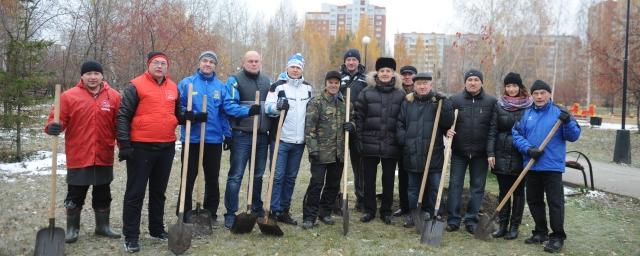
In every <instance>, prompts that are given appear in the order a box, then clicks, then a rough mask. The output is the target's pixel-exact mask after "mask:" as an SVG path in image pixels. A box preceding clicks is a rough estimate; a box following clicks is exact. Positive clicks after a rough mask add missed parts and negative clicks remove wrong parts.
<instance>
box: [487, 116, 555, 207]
mask: <svg viewBox="0 0 640 256" xmlns="http://www.w3.org/2000/svg"><path fill="white" fill-rule="evenodd" d="M561 124H562V122H561V121H560V120H558V121H556V123H555V124H554V125H553V127H552V128H551V131H549V133H547V137H545V138H544V140H543V141H542V144H540V146H539V147H538V149H539V150H540V151H542V150H544V148H545V147H546V146H547V143H549V141H550V140H551V138H552V137H553V135H554V134H555V133H556V131H558V128H559V127H560V125H561ZM535 162H536V160H535V159H533V158H531V159H529V162H527V165H526V166H525V167H524V169H523V170H522V172H521V173H520V175H518V179H516V181H515V182H513V185H511V188H509V191H508V192H507V194H505V196H504V198H502V201H500V204H499V205H498V208H496V212H500V210H502V207H504V205H505V204H506V203H507V201H509V199H510V198H511V195H513V191H515V190H516V188H517V187H518V185H520V182H522V180H523V179H524V176H526V175H527V172H529V169H531V167H533V164H534V163H535Z"/></svg>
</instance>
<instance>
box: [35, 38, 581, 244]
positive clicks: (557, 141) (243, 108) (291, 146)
mask: <svg viewBox="0 0 640 256" xmlns="http://www.w3.org/2000/svg"><path fill="white" fill-rule="evenodd" d="M360 60H361V59H360V53H359V51H358V50H356V49H349V50H348V51H346V52H345V54H344V64H343V65H342V66H341V68H340V71H329V72H327V73H326V75H325V79H324V86H323V89H322V90H321V91H320V92H319V93H318V95H314V94H315V93H316V92H315V91H314V89H313V86H312V85H311V84H310V83H309V82H307V81H305V80H304V77H303V71H304V65H305V60H304V57H303V56H302V55H301V54H299V53H298V54H294V55H292V56H291V57H289V59H288V61H287V64H286V70H285V71H284V72H283V73H282V74H280V75H279V76H278V78H277V79H276V81H275V82H273V83H272V82H271V79H270V78H269V77H268V76H266V75H265V74H263V73H262V72H261V69H262V59H261V56H260V54H259V53H258V52H255V51H249V52H247V53H245V55H244V56H243V58H242V69H241V70H240V71H238V72H237V73H235V74H232V75H230V76H229V77H228V79H227V81H226V83H223V82H221V81H220V79H219V78H218V74H217V73H216V71H215V69H216V67H217V65H218V56H217V55H216V54H215V53H214V52H213V51H205V52H202V53H201V54H200V55H199V57H198V59H197V62H198V68H197V69H196V71H195V72H194V74H193V75H191V76H188V77H185V78H184V79H182V80H181V81H180V82H179V83H178V84H176V83H175V82H174V81H173V80H171V78H170V76H169V72H168V71H169V67H170V64H171V62H170V59H169V57H168V56H167V55H165V54H164V53H162V52H150V53H149V54H148V56H147V69H146V71H145V72H144V73H143V74H141V75H139V76H138V77H136V78H134V79H133V80H131V81H130V83H129V85H127V86H126V87H125V88H124V89H123V90H122V91H121V93H119V92H118V91H116V90H114V89H113V88H111V87H110V86H109V84H108V83H107V82H106V81H104V80H103V72H102V66H101V65H100V63H98V62H95V61H87V62H85V63H84V64H83V65H82V67H81V72H80V73H81V76H80V81H79V82H78V83H77V85H76V86H75V87H73V88H71V89H68V90H67V91H65V92H64V93H63V94H62V96H61V106H60V122H54V121H53V111H52V114H51V115H50V118H49V120H48V122H47V125H46V127H45V132H46V133H47V134H50V135H59V134H60V133H61V132H63V131H64V132H65V141H66V143H65V149H66V154H67V167H68V174H67V178H66V181H67V184H68V187H67V191H68V192H67V196H66V198H65V208H66V214H67V230H66V237H65V240H66V242H68V243H73V242H75V241H76V240H77V239H78V236H79V227H80V212H81V210H82V207H83V204H84V201H85V200H84V199H85V197H86V193H87V191H88V189H89V186H93V190H92V193H93V197H92V200H93V202H92V207H93V209H94V211H95V214H96V218H95V219H96V229H95V233H96V234H97V235H102V236H107V237H111V238H120V234H118V233H117V232H114V231H113V230H112V229H111V228H110V225H109V215H110V203H111V200H112V198H111V192H110V183H111V182H112V180H113V162H114V147H115V146H116V142H117V145H118V147H119V151H118V159H119V160H120V161H126V168H127V182H126V190H125V194H124V202H123V214H122V220H123V230H122V235H123V236H124V248H125V250H126V251H128V252H137V251H139V250H140V245H139V239H140V218H141V211H142V205H143V201H144V197H145V190H146V189H147V185H148V190H149V208H148V211H149V221H148V229H149V235H150V236H151V237H153V238H157V239H161V240H167V239H168V234H167V232H166V231H165V226H164V206H165V199H166V197H165V192H166V189H167V184H168V181H169V177H170V173H171V169H172V163H173V159H174V156H175V153H176V152H175V151H176V147H175V142H176V140H177V137H176V133H175V130H176V128H177V126H178V125H181V128H180V134H181V136H180V139H181V141H182V144H183V145H184V143H185V136H186V134H187V132H186V131H185V129H186V125H185V124H186V122H191V123H197V124H199V123H204V124H205V126H204V127H206V128H205V129H206V130H205V132H204V134H205V136H204V138H200V129H201V128H200V127H201V126H200V125H193V126H191V131H190V138H189V141H190V143H191V145H190V148H191V149H192V150H190V151H189V154H190V155H189V157H188V162H185V161H184V159H185V157H186V156H184V155H182V156H181V159H182V164H183V165H187V181H186V195H185V202H184V209H185V212H187V211H189V210H191V209H192V203H191V202H192V200H191V198H192V190H193V186H194V183H195V180H196V177H197V175H198V174H197V171H198V155H199V153H200V152H199V145H198V144H199V142H200V141H201V139H203V140H204V145H205V146H204V149H203V152H202V153H203V155H204V157H203V163H202V165H203V169H204V177H203V178H204V180H205V191H204V202H203V208H204V209H206V210H208V211H209V212H210V214H211V216H212V218H213V219H214V220H216V219H217V215H218V206H219V203H220V188H219V187H220V185H219V182H218V180H219V173H220V165H221V161H222V159H221V157H222V151H223V150H230V159H229V162H230V169H229V172H228V175H227V177H228V178H227V181H226V188H225V191H224V193H225V194H224V207H225V208H226V212H225V213H224V227H226V228H228V229H231V228H232V227H233V225H234V221H235V217H236V212H237V211H238V197H239V191H240V185H241V183H242V179H243V176H244V173H245V169H246V167H247V162H248V161H249V158H250V156H251V153H252V152H251V151H252V139H253V136H252V133H253V129H254V126H253V119H254V118H257V119H258V128H257V129H258V130H257V138H256V140H255V141H256V145H255V146H256V147H255V148H256V151H255V168H254V170H249V171H251V172H253V173H254V179H253V180H252V181H248V182H253V195H252V202H251V205H252V209H251V210H252V213H255V214H256V215H258V217H262V216H264V214H265V212H264V210H263V209H264V207H263V202H262V197H261V194H262V184H263V175H264V172H265V167H266V164H267V158H268V157H269V156H270V153H271V154H277V161H276V163H275V166H276V167H275V170H271V171H272V175H274V178H273V192H272V195H271V200H270V201H271V205H270V206H269V209H270V211H271V212H270V214H272V216H275V218H276V220H277V221H278V222H281V223H286V224H291V225H297V224H298V222H297V221H296V220H295V219H294V218H293V217H292V214H291V211H290V209H291V203H292V197H293V191H294V187H295V183H296V179H297V175H298V171H299V169H300V163H301V161H302V158H303V153H304V151H305V146H306V150H307V152H308V159H309V162H310V164H311V165H310V173H311V178H310V181H309V185H308V187H307V189H306V193H305V196H304V199H303V200H302V201H303V207H302V211H303V213H302V216H303V217H302V228H304V229H311V228H314V226H316V225H317V220H319V221H320V222H322V223H324V224H327V225H332V224H334V223H335V221H334V220H333V219H332V213H333V212H334V211H335V209H334V205H335V203H336V199H338V198H339V199H341V198H342V196H341V195H339V191H340V189H339V188H340V182H341V177H342V170H343V167H344V164H345V163H344V154H345V153H348V154H349V157H350V159H351V167H352V168H351V169H352V171H353V184H354V193H355V196H356V198H355V201H356V206H355V208H356V210H357V211H359V212H362V216H361V217H360V221H361V222H363V223H366V222H370V221H372V220H373V219H374V218H375V216H376V213H378V214H379V217H380V219H381V220H382V221H383V222H384V223H385V224H391V223H392V220H393V217H394V216H396V217H397V216H403V215H404V216H405V223H404V226H405V227H412V226H413V225H415V224H414V220H413V219H412V217H411V214H410V212H411V211H412V210H415V209H416V208H417V206H418V198H419V191H420V186H421V181H422V176H423V174H424V170H425V169H427V168H428V177H427V180H428V182H427V184H426V189H425V190H424V191H425V192H424V199H423V202H421V205H422V209H421V210H422V211H423V212H426V213H427V214H428V215H430V216H433V215H445V210H444V208H442V209H443V210H442V211H441V212H434V211H435V209H434V205H435V200H436V194H437V191H438V184H439V182H440V179H441V178H444V177H441V176H442V175H441V173H442V169H443V163H444V162H445V160H444V150H445V146H444V145H445V143H444V141H445V137H447V138H446V139H452V140H453V146H452V152H453V154H452V159H451V177H450V181H449V191H448V199H447V202H446V215H447V216H448V219H447V227H446V230H447V231H450V232H453V231H456V230H458V229H459V228H460V224H461V221H464V225H465V229H466V231H468V232H469V233H474V232H475V229H476V226H477V225H478V224H477V223H478V212H479V209H480V206H481V203H482V198H483V196H484V189H485V181H486V178H487V170H488V169H489V168H491V170H492V172H493V173H495V174H496V176H497V178H498V183H499V189H500V194H499V197H500V199H502V198H503V197H504V196H505V194H506V191H507V190H508V189H509V188H510V187H511V185H512V184H513V183H514V181H515V179H516V177H517V175H518V174H519V173H520V172H521V171H522V170H523V167H524V164H525V163H526V161H528V160H529V159H530V158H533V159H537V161H536V163H535V164H534V165H533V167H532V168H531V173H530V174H529V175H528V177H527V179H526V186H525V184H521V185H520V186H518V189H517V190H516V192H515V193H514V195H513V197H512V200H511V201H512V203H510V204H508V205H507V207H504V209H503V210H502V211H501V212H500V217H499V224H500V225H499V229H498V230H497V231H496V232H494V233H493V236H494V237H504V238H505V239H515V238H516V237H517V236H518V228H519V225H520V223H521V221H522V213H523V210H524V204H525V193H524V187H526V188H527V194H526V202H527V203H528V205H529V208H530V210H531V214H532V216H533V219H534V221H535V224H536V225H535V229H534V231H533V236H532V237H530V238H528V239H526V240H525V243H543V242H546V243H545V247H544V249H545V250H546V251H551V252H559V251H560V250H561V248H562V246H563V241H564V239H565V238H566V234H565V233H564V229H563V226H564V224H563V221H564V197H563V194H562V172H563V171H564V157H565V153H564V152H565V141H575V140H577V139H578V137H579V135H580V127H579V126H578V125H577V123H576V121H575V119H574V118H573V117H571V115H570V114H569V113H568V112H566V111H565V110H563V109H562V108H560V107H558V106H556V105H555V104H554V103H553V101H552V100H551V87H550V86H549V85H548V84H546V83H545V82H543V81H540V80H537V81H535V82H534V83H533V85H532V87H531V90H530V92H531V95H530V94H529V91H528V90H527V88H526V87H525V86H524V85H523V83H522V79H521V78H520V75H518V74H516V73H509V74H508V75H507V76H506V77H505V79H504V91H503V95H501V96H500V97H499V98H496V97H493V96H491V95H489V94H488V93H486V92H485V91H484V89H483V87H482V86H483V74H482V72H480V71H478V70H473V69H472V70H469V71H467V72H465V74H464V84H465V88H464V90H463V91H462V92H460V93H458V94H455V95H452V96H451V97H447V96H445V95H444V94H442V93H439V92H437V91H435V90H434V88H433V76H432V74H431V73H430V72H418V71H417V69H416V68H415V67H412V66H404V67H402V68H400V72H399V73H400V74H398V73H396V61H395V60H394V59H393V58H388V57H381V58H378V59H377V60H376V62H375V71H371V72H369V73H368V74H365V67H364V66H363V65H362V64H360ZM190 87H192V91H193V93H192V94H191V95H189V93H188V92H189V88H190ZM347 88H350V98H348V99H347V98H346V96H347V93H346V91H347ZM256 92H259V97H260V98H259V99H256ZM121 95H122V96H121ZM189 97H192V100H188V98H189ZM204 97H206V100H207V104H206V109H204V104H203V103H204V102H203V101H204ZM347 100H348V101H349V103H350V105H351V106H353V107H352V109H350V110H349V113H347V109H346V105H348V104H347ZM256 101H259V102H260V103H259V104H256V103H255V102H256ZM188 102H192V106H190V107H188V106H187V104H188ZM439 106H440V107H439ZM454 110H458V112H459V114H458V116H457V121H456V122H457V125H456V127H455V129H451V127H452V124H453V123H454V119H455V117H454ZM437 112H440V115H439V120H436V117H437V114H436V113H437ZM280 115H284V122H283V124H282V126H281V127H279V126H278V117H279V116H280ZM346 116H351V118H350V119H349V120H347V119H346ZM556 120H560V121H561V122H562V125H561V128H560V129H559V130H558V132H557V133H555V134H554V135H553V137H552V139H551V141H550V142H549V144H548V146H547V148H546V149H545V150H541V149H539V148H538V147H539V146H540V144H541V143H542V141H543V139H544V138H545V136H546V135H547V133H548V132H549V131H550V130H551V127H552V126H553V125H554V123H555V122H556ZM436 124H437V126H436ZM434 129H435V132H434ZM345 132H349V133H350V134H351V135H352V136H351V137H350V140H349V144H348V150H349V152H344V144H345ZM277 133H279V134H280V136H279V138H280V143H279V148H278V151H277V152H273V148H274V147H273V145H274V144H275V139H276V134H277ZM432 134H435V136H436V137H435V138H433V141H434V143H433V148H430V142H431V141H432V138H431V137H432ZM269 149H272V150H271V152H270V153H269ZM429 151H431V153H432V158H431V161H430V163H429V166H428V167H427V168H425V164H426V163H425V161H426V158H427V152H429ZM378 165H381V166H382V169H381V170H382V175H381V176H382V178H381V181H382V196H381V205H380V207H379V208H378V205H377V201H376V197H377V195H376V180H377V169H378ZM467 169H468V170H469V177H470V188H469V194H470V196H469V202H468V205H467V207H466V212H465V215H464V218H463V216H461V210H460V208H461V203H462V188H463V184H464V179H465V175H466V173H467ZM396 170H397V171H398V180H399V188H398V192H399V196H400V200H399V201H400V204H399V205H400V207H399V209H398V210H397V211H396V212H393V211H392V209H391V208H392V203H393V194H394V182H395V172H396ZM545 194H546V196H547V205H548V207H549V212H550V222H551V229H552V231H553V232H552V233H551V234H549V232H548V227H547V221H546V214H545V212H546V207H545V204H544V196H545ZM179 203H180V202H178V204H179ZM177 209H178V207H176V211H177Z"/></svg>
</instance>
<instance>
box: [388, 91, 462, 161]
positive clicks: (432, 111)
mask: <svg viewBox="0 0 640 256" xmlns="http://www.w3.org/2000/svg"><path fill="white" fill-rule="evenodd" d="M435 95H436V94H435V92H434V91H431V92H430V93H429V94H427V95H425V96H423V97H418V96H417V95H416V94H415V93H410V94H408V95H407V96H406V101H404V102H402V107H401V108H400V117H398V141H399V142H400V145H402V154H403V157H402V161H403V163H404V168H405V170H407V171H409V172H424V165H425V163H426V160H427V152H429V151H428V147H429V144H430V143H431V133H432V132H433V125H434V123H435V120H436V112H437V110H438V100H436V98H435ZM452 124H453V106H451V101H450V100H448V99H445V100H444V101H443V102H442V110H441V111H440V122H439V123H438V127H437V129H438V130H437V131H436V140H435V141H434V145H433V153H432V156H431V163H430V164H429V172H442V164H443V162H444V140H443V136H444V135H445V134H446V131H447V130H448V129H449V128H451V125H452Z"/></svg>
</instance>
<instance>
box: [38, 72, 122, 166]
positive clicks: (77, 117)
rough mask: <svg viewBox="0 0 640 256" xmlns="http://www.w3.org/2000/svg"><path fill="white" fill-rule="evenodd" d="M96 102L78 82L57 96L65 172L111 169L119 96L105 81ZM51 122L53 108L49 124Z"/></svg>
mask: <svg viewBox="0 0 640 256" xmlns="http://www.w3.org/2000/svg"><path fill="white" fill-rule="evenodd" d="M102 86H103V87H102V90H100V92H99V93H98V96H97V97H96V98H94V97H93V95H92V94H91V92H89V91H87V89H86V88H85V86H84V83H83V82H82V80H80V82H78V84H76V86H75V87H73V88H71V89H69V90H66V91H65V92H64V93H62V95H61V96H60V124H61V125H62V130H63V131H65V152H66V155H67V168H83V167H88V166H94V165H98V166H113V148H114V146H115V144H116V115H117V114H118V108H119V107H120V100H121V98H120V94H119V93H118V92H117V91H116V90H114V89H111V87H110V86H109V84H107V82H106V81H103V82H102ZM52 122H53V107H52V108H51V113H50V114H49V120H48V121H47V126H46V127H45V130H46V129H47V128H48V127H49V124H50V123H52Z"/></svg>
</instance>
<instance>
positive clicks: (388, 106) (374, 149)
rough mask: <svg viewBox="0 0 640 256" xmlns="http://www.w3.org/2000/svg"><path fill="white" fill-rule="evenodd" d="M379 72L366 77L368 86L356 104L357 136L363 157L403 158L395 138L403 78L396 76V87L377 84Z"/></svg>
mask: <svg viewBox="0 0 640 256" xmlns="http://www.w3.org/2000/svg"><path fill="white" fill-rule="evenodd" d="M375 75H376V72H370V73H369V74H368V75H367V83H368V84H369V86H367V87H366V88H364V89H363V90H362V91H361V92H360V95H358V101H357V102H356V103H355V105H356V106H355V115H356V116H355V121H356V131H357V132H356V134H357V137H358V147H359V151H360V153H361V155H362V156H374V157H381V158H395V159H400V156H401V153H402V151H401V149H400V145H399V144H398V140H397V138H396V125H397V121H398V115H399V114H400V105H401V104H402V101H404V96H405V93H404V90H402V84H401V82H400V76H399V75H398V74H395V76H394V78H393V79H395V84H394V86H383V85H379V84H377V83H376V82H375Z"/></svg>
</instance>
